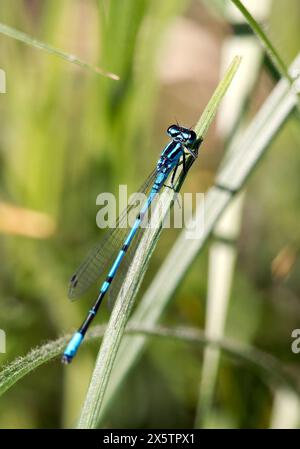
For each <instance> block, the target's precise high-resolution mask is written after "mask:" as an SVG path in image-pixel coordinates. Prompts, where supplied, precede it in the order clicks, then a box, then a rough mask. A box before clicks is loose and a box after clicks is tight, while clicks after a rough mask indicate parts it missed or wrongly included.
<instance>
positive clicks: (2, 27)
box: [0, 23, 120, 81]
mask: <svg viewBox="0 0 300 449" xmlns="http://www.w3.org/2000/svg"><path fill="white" fill-rule="evenodd" d="M0 33H2V34H5V35H6V36H9V37H12V38H13V39H16V40H18V41H20V42H23V43H24V44H27V45H30V46H31V47H34V48H38V49H39V50H44V51H46V52H47V53H49V54H51V55H54V56H58V57H59V58H61V59H64V60H65V61H68V62H71V63H72V64H77V65H79V66H80V67H82V68H83V69H88V70H91V71H92V72H94V73H97V74H98V75H102V76H105V77H107V78H110V79H112V80H115V81H118V80H119V79H120V78H119V76H118V75H116V74H115V73H111V72H107V71H105V70H103V69H101V68H100V67H96V66H94V65H92V64H89V63H87V62H85V61H83V60H82V59H79V58H78V57H77V56H75V55H72V54H70V53H66V52H64V51H62V50H59V49H58V48H55V47H52V46H51V45H49V44H46V43H45V42H42V41H40V40H38V39H34V38H33V37H31V36H28V34H25V33H23V32H21V31H19V30H16V29H15V28H12V27H10V26H8V25H6V24H4V23H0Z"/></svg>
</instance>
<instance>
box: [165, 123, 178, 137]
mask: <svg viewBox="0 0 300 449" xmlns="http://www.w3.org/2000/svg"><path fill="white" fill-rule="evenodd" d="M167 134H168V135H169V136H170V137H172V138H174V137H177V136H178V134H180V130H179V127H178V126H177V125H171V126H169V128H168V129H167Z"/></svg>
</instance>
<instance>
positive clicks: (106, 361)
mask: <svg viewBox="0 0 300 449" xmlns="http://www.w3.org/2000/svg"><path fill="white" fill-rule="evenodd" d="M240 60H241V59H240V58H239V57H236V58H234V60H233V62H232V64H231V65H230V67H229V69H228V71H227V72H226V74H225V76H224V78H223V80H222V81H221V83H220V84H219V86H218V87H217V89H216V91H215V94H214V95H213V96H212V99H211V100H210V102H209V103H208V106H207V107H206V109H205V111H204V112H203V114H202V116H201V118H200V120H199V122H198V124H197V126H196V133H197V137H198V138H202V137H204V135H205V133H206V131H207V129H208V127H209V125H210V124H211V122H212V120H213V118H214V116H215V114H216V111H217V108H218V106H219V104H220V102H221V100H222V98H223V96H224V94H225V92H226V91H227V89H228V87H229V85H230V83H231V81H232V78H233V76H234V74H235V72H236V71H237V69H238V66H239V64H240ZM192 161H193V160H192V158H189V165H188V168H189V167H190V166H191V164H192ZM184 176H185V175H183V174H182V176H181V178H180V179H179V181H178V185H177V190H179V189H180V187H181V184H182V182H183V179H184ZM173 201H174V195H173V192H172V193H171V192H170V190H169V189H166V190H165V191H164V192H163V194H162V196H161V198H160V207H161V208H163V210H162V213H160V214H156V216H155V218H154V222H155V224H156V227H155V229H154V230H153V229H147V230H146V233H145V236H144V239H143V240H142V242H141V244H140V246H139V248H138V251H137V254H136V256H135V258H134V260H133V262H132V266H131V268H130V271H129V274H128V276H127V278H126V280H125V282H124V285H123V287H122V289H121V292H120V294H119V296H118V299H117V302H116V305H115V307H114V309H113V311H112V314H111V317H110V320H109V323H108V327H107V330H106V332H105V335H104V339H103V342H102V345H101V348H100V351H99V354H98V358H97V361H96V366H95V369H94V372H93V375H92V379H91V383H90V386H89V389H88V393H87V396H86V400H85V403H84V405H83V409H82V412H81V416H80V419H79V423H78V427H79V428H95V427H97V424H98V421H99V416H100V412H101V407H102V403H103V399H104V394H105V391H106V388H107V385H108V381H109V378H110V374H111V371H112V367H113V363H114V361H115V358H116V355H117V352H118V349H119V346H120V343H121V339H122V336H123V333H124V330H125V326H126V323H127V320H128V318H129V316H130V312H131V310H132V307H133V304H134V298H135V296H136V294H137V291H138V287H139V285H140V283H141V281H142V279H143V275H144V273H145V270H146V268H147V265H148V262H149V258H150V256H151V254H152V252H153V249H154V247H155V244H156V242H157V239H158V236H159V234H160V231H161V224H162V222H163V218H164V217H165V215H166V213H167V212H168V210H169V208H170V207H171V205H172V202H173ZM157 209H158V210H159V207H158V208H157Z"/></svg>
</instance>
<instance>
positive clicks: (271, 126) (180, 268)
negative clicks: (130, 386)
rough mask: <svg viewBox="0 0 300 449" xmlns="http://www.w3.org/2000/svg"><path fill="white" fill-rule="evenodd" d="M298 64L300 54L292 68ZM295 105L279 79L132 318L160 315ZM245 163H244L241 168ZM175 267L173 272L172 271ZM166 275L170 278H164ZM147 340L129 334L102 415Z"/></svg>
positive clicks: (148, 320)
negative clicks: (190, 234)
mask: <svg viewBox="0 0 300 449" xmlns="http://www.w3.org/2000/svg"><path fill="white" fill-rule="evenodd" d="M299 66H300V57H298V58H297V59H296V60H295V62H294V64H293V65H292V66H291V70H293V69H296V68H297V67H299ZM296 105H297V95H296V93H295V92H294V89H293V86H292V87H290V86H289V84H288V82H287V81H286V80H281V81H280V82H279V84H278V85H277V87H276V88H275V89H274V91H273V92H272V94H271V95H270V96H269V98H268V99H267V100H266V102H265V104H264V105H263V107H262V108H261V110H260V112H259V113H258V115H257V116H256V117H255V119H254V120H253V122H252V124H251V125H250V126H249V127H248V129H247V130H246V132H245V133H244V134H243V136H242V138H241V139H240V140H239V141H238V142H237V143H236V146H235V147H234V148H231V149H230V150H229V151H228V154H229V156H228V158H227V160H225V164H224V165H223V167H222V168H221V170H220V173H219V176H218V180H217V181H218V183H219V184H220V183H224V187H225V186H227V187H228V189H227V190H221V189H220V188H215V187H214V188H212V189H211V190H210V191H209V192H208V194H207V196H206V201H205V228H204V230H203V233H202V236H201V238H200V239H198V240H193V241H192V240H187V239H186V238H185V234H184V233H185V230H183V231H182V233H181V235H180V236H179V238H178V239H177V241H176V243H175V245H174V246H173V248H172V249H171V251H170V252H169V254H168V257H167V258H166V259H165V262H164V264H163V265H162V266H161V268H160V270H159V272H158V273H157V275H156V277H155V279H154V281H153V282H152V284H151V286H150V287H149V289H148V291H146V293H145V295H144V297H143V300H142V301H141V303H140V305H139V307H138V308H137V310H136V311H135V313H134V315H133V317H132V319H131V320H130V322H134V323H139V325H140V324H141V323H142V324H143V325H144V326H153V325H155V323H157V321H158V320H159V318H160V317H161V315H162V313H163V311H164V309H165V308H166V306H167V304H168V302H169V301H170V298H171V297H172V295H173V293H174V291H175V290H176V288H177V286H178V285H179V283H180V282H181V280H182V278H183V277H184V275H185V273H186V272H187V270H188V268H189V266H190V265H191V264H192V263H193V260H194V259H195V257H196V256H197V255H198V254H199V252H200V251H201V250H202V248H203V246H204V244H205V242H206V241H207V239H208V238H209V236H210V234H211V232H212V231H213V229H214V226H215V224H216V223H217V221H218V219H219V217H220V216H221V214H222V213H223V212H224V211H225V210H226V208H227V206H228V205H229V204H230V202H231V200H232V199H233V196H234V194H235V192H237V191H239V190H240V189H241V188H242V187H243V185H244V184H245V182H246V179H247V178H248V176H249V175H250V173H251V172H252V171H253V170H254V169H255V166H256V164H257V163H258V161H259V159H260V158H261V157H262V156H263V154H264V153H265V152H266V150H267V148H268V146H269V144H270V142H271V140H272V139H273V138H274V136H275V135H276V133H277V132H278V131H279V129H280V128H281V127H282V126H283V124H284V123H285V122H286V120H287V119H288V118H289V116H290V114H291V113H292V111H293V110H294V108H295V107H296ZM240 166H242V167H243V168H242V169H241V167H240ZM170 273H172V276H170ZM166 279H168V282H167V283H166V281H165V280H166ZM145 343H146V339H145V338H144V337H142V336H139V337H135V338H131V339H130V340H129V339H128V338H127V337H126V338H125V339H124V341H123V343H122V347H121V348H120V352H119V354H118V359H117V362H116V369H115V370H114V371H113V372H112V375H111V378H110V383H109V388H108V391H107V394H106V396H105V400H104V404H103V407H102V413H101V419H102V418H103V417H104V415H105V412H106V410H107V409H108V408H109V406H110V404H111V402H112V400H113V397H114V395H115V394H116V392H117V391H118V388H119V387H120V385H121V384H122V382H123V380H124V378H125V377H126V375H127V374H128V372H129V371H130V369H131V367H132V366H133V365H134V364H135V362H136V360H137V358H138V357H139V355H140V354H141V352H142V350H143V348H144V346H145Z"/></svg>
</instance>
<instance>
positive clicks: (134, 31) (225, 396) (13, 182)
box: [0, 0, 300, 428]
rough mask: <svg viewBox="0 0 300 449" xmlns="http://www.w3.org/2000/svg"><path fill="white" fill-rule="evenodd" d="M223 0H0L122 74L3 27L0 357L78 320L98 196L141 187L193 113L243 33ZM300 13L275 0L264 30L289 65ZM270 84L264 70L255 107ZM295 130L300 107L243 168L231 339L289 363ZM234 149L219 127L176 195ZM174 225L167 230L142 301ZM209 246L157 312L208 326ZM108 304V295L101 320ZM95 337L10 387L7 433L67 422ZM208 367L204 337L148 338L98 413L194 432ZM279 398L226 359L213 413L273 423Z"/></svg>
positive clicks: (199, 182) (62, 44)
mask: <svg viewBox="0 0 300 449" xmlns="http://www.w3.org/2000/svg"><path fill="white" fill-rule="evenodd" d="M225 4H226V1H224V2H222V1H218V2H204V1H197V0H191V1H183V0H164V1H158V0H125V1H123V0H110V1H102V0H99V1H97V0H43V1H38V0H14V1H13V2H11V1H10V0H2V1H1V3H0V21H1V22H3V23H6V24H8V25H10V26H12V27H15V28H17V29H19V30H22V31H23V32H25V33H28V34H29V35H31V36H34V37H36V38H38V39H40V40H42V41H44V42H47V43H49V44H50V45H53V46H55V47H57V48H61V49H63V50H65V51H67V52H69V53H73V54H76V55H77V56H79V57H81V58H82V59H84V60H86V61H90V62H91V63H93V64H95V65H99V66H100V67H103V68H105V69H106V70H109V71H112V72H114V73H117V74H118V75H119V76H120V81H113V80H110V79H106V78H104V77H102V76H99V75H97V74H95V73H93V72H90V71H86V70H83V69H81V68H79V67H77V66H75V65H72V64H70V63H68V62H65V61H63V60H60V59H59V58H56V57H54V56H50V55H49V54H47V53H45V52H43V51H39V50H36V49H34V48H32V47H29V46H26V45H24V44H23V43H20V42H17V41H15V40H13V39H11V38H9V37H6V36H4V35H1V36H0V43H1V46H0V55H1V65H0V68H2V69H3V70H5V72H6V77H7V85H6V89H7V93H6V94H2V95H1V101H0V108H1V123H0V127H1V128H0V129H1V133H0V189H1V197H0V233H1V235H0V261H1V262H0V301H1V302H0V304H1V307H0V328H2V329H3V330H5V332H6V336H7V341H6V344H7V352H6V354H0V365H1V366H2V365H3V364H5V363H6V362H8V361H12V360H13V359H14V358H15V357H17V356H20V355H24V354H26V353H27V352H28V351H29V350H30V349H31V348H33V347H35V346H37V345H40V344H41V343H43V342H45V341H47V340H50V339H55V338H57V337H58V336H60V335H62V334H64V333H65V332H69V331H71V330H72V329H74V328H75V327H76V326H77V325H79V324H80V322H81V320H82V319H83V316H84V314H85V312H86V310H87V308H88V307H89V304H90V302H91V299H92V298H93V297H94V296H93V294H94V293H93V292H92V293H91V292H90V293H89V294H88V295H86V297H85V300H82V301H80V302H78V303H70V302H68V300H67V286H68V280H69V277H70V275H71V274H72V272H73V271H74V269H75V268H76V267H77V265H78V263H79V262H80V261H81V259H82V257H83V256H84V255H85V254H86V252H87V250H88V249H89V248H90V247H91V246H92V245H93V244H94V243H95V242H97V241H98V239H99V236H100V235H101V231H99V229H97V227H96V223H95V217H96V213H97V210H98V207H97V206H96V202H95V201H96V197H97V195H98V194H99V193H101V192H103V191H111V192H117V191H118V185H119V184H123V183H127V184H129V186H130V188H131V189H132V190H134V188H137V187H138V186H139V185H140V184H141V183H142V181H143V179H144V178H145V176H146V175H147V174H148V172H150V170H152V168H153V166H154V164H155V161H156V159H157V158H158V156H159V152H160V148H161V147H162V146H163V145H164V144H165V143H166V141H167V138H166V135H165V129H166V128H167V126H168V125H169V124H171V123H173V122H174V121H175V120H178V122H180V123H182V124H183V125H186V126H192V125H193V124H195V123H196V122H197V120H198V117H199V115H200V113H201V111H202V110H203V108H204V107H205V105H206V103H207V101H208V100H209V98H210V96H211V94H212V93H213V90H214V88H215V87H216V85H217V82H218V79H219V77H220V75H219V70H220V54H221V51H222V46H223V44H224V41H225V40H226V39H227V38H228V36H230V35H231V34H232V33H233V29H232V27H231V26H230V24H229V23H228V21H226V19H225V18H224V17H223V16H222V8H223V7H224V5H225ZM287 4H288V11H289V12H288V16H286V9H287ZM282 17H286V20H282ZM299 20H300V5H299V2H298V1H297V0H287V1H283V0H276V1H274V2H273V5H272V8H271V9H270V13H269V17H268V21H267V24H268V28H267V32H268V35H269V36H270V37H271V39H272V40H273V43H274V44H275V45H276V47H277V48H278V50H279V52H280V53H281V54H282V55H283V56H284V59H285V62H286V63H287V64H289V63H290V62H291V61H292V59H293V58H294V57H295V56H296V54H297V51H298V49H299V43H300V29H299V26H298V23H299ZM274 84H275V81H274V80H273V79H272V77H271V75H270V73H269V72H268V71H267V70H266V69H262V71H261V72H260V74H259V77H258V79H257V81H256V84H255V88H254V90H253V93H252V95H251V98H250V100H249V104H248V105H247V107H248V111H249V115H251V116H253V115H254V114H255V111H256V110H257V109H258V107H259V105H260V104H262V102H263V100H264V99H265V98H266V97H267V95H268V94H269V93H270V91H271V89H272V87H273V85H274ZM230 94H231V91H230V92H229V94H228V95H230ZM299 129H300V128H299V118H298V117H296V116H295V118H294V119H293V120H291V121H289V123H288V124H287V125H286V126H285V127H284V130H283V131H282V132H281V133H280V135H279V136H278V138H277V139H276V140H275V141H274V143H273V144H272V147H271V148H270V151H269V152H268V155H267V157H266V158H265V159H264V160H263V162H262V163H261V165H260V166H259V169H258V170H257V171H256V173H255V174H254V176H253V177H252V178H251V180H250V183H249V187H248V189H247V195H246V201H245V206H244V210H243V222H242V232H241V235H240V237H239V241H238V263H237V267H236V271H235V275H234V283H233V288H232V292H231V299H230V307H229V311H228V319H227V325H226V334H227V335H229V336H231V337H234V338H235V339H236V340H238V341H243V342H246V343H251V344H253V345H255V346H257V347H259V348H261V349H264V350H265V351H267V352H270V353H271V354H273V355H274V356H276V357H278V358H279V359H280V360H281V361H282V362H283V363H284V364H285V365H286V366H287V367H288V369H289V370H290V371H291V372H294V373H296V374H297V372H298V374H300V372H299V363H298V358H299V355H295V354H293V353H292V351H291V348H290V345H291V331H292V330H293V329H294V328H297V327H298V328H299V327H300V325H299V324H300V296H299V295H300V280H299V279H300V277H299V274H300V262H299V257H298V254H299V246H300V235H299V220H300V196H299V192H300V177H299V170H300V158H299V143H300V133H299ZM224 151H225V142H224V141H222V139H221V138H220V137H219V136H218V133H217V130H216V127H215V126H213V127H212V129H211V130H210V132H209V135H208V138H207V140H206V142H205V145H203V149H202V153H201V157H200V158H199V159H198V161H197V163H196V164H195V165H194V166H193V169H192V171H191V173H189V176H188V179H187V180H186V183H185V185H184V189H183V190H184V191H195V192H196V191H197V192H204V191H206V190H207V189H208V188H209V186H211V185H212V183H213V180H214V176H215V173H216V170H217V168H218V165H219V163H220V161H221V159H222V156H223V154H224ZM177 234H178V230H177V231H176V230H166V231H164V232H163V234H162V237H161V241H160V242H159V245H158V248H157V250H156V251H155V253H154V256H153V259H152V261H151V266H150V269H149V272H148V273H147V276H146V278H145V281H144V283H143V288H142V291H141V293H140V295H139V296H141V295H142V292H143V291H144V290H145V288H146V286H147V285H149V284H150V283H151V280H152V279H153V277H154V275H155V272H156V271H157V269H158V267H159V266H160V265H161V263H162V261H163V260H164V258H165V255H166V253H167V251H168V249H169V248H170V246H171V245H172V243H173V242H174V240H175V238H176V235H177ZM208 248H209V246H208V245H207V246H206V248H205V250H204V251H203V252H202V254H201V255H199V256H198V257H197V260H196V261H195V263H194V264H193V265H192V266H191V267H190V270H189V273H188V275H187V276H186V278H185V279H184V282H183V283H182V284H181V286H180V288H179V289H178V291H177V292H176V294H175V296H174V298H173V301H172V303H171V304H170V306H169V307H168V309H167V311H166V313H165V314H164V316H163V317H162V322H163V323H167V324H173V325H192V326H195V327H199V328H203V326H204V317H205V303H206V293H207V271H208V268H207V255H208ZM94 291H95V290H94ZM108 316H109V311H108V310H107V309H106V308H105V307H104V308H103V310H102V313H100V314H99V317H98V318H97V320H98V322H102V321H106V320H107V318H108ZM97 348H98V343H97V342H96V343H93V344H91V345H88V346H87V347H85V348H82V350H81V353H80V355H79V356H78V358H77V360H75V361H74V364H73V365H72V366H71V367H68V368H64V367H62V366H61V364H60V362H59V361H55V362H52V363H49V364H47V365H45V366H43V367H42V368H39V369H38V370H36V371H35V372H34V373H33V374H30V375H29V376H27V377H25V378H24V379H23V380H22V381H20V382H19V383H17V384H16V385H15V386H14V387H13V388H12V389H11V390H9V391H8V392H7V393H5V394H4V395H3V397H1V399H0V401H1V405H0V427H1V428H5V427H9V428H15V427H22V428H40V427H52V428H53V427H70V426H73V425H74V423H75V422H76V418H77V416H78V413H79V410H80V405H81V403H82V401H83V398H84V395H85V392H86V388H87V386H88V381H89V377H90V374H91V371H92V367H93V363H94V360H95V356H96V353H97ZM201 365H202V351H201V350H200V349H197V348H196V347H194V346H193V347H191V346H189V345H188V344H184V343H178V342H177V343H175V342H170V341H165V340H163V341H160V340H158V339H153V340H150V341H149V345H148V346H147V350H146V351H145V352H144V354H143V356H142V358H141V359H140V361H139V362H138V364H137V365H136V366H135V367H134V369H133V370H132V371H131V373H130V376H129V377H128V379H127V380H126V381H125V382H124V385H122V388H121V390H120V392H119V394H118V395H117V397H116V398H115V400H114V403H113V407H111V409H110V411H109V413H108V414H107V417H106V420H105V425H106V426H107V427H118V428H122V427H131V428H134V427H136V428H139V427H144V428H151V427H152V428H153V427H159V428H164V427H169V428H176V427H178V428H179V427H192V426H193V423H194V416H195V411H196V408H197V400H198V385H199V379H200V374H201ZM272 395H273V390H272V386H271V385H269V383H268V381H266V380H265V379H264V378H263V377H262V376H261V375H260V374H259V373H258V372H256V371H255V370H253V369H250V368H249V366H246V365H243V364H242V363H237V362H236V361H234V360H232V359H229V358H227V357H225V356H222V359H221V365H220V371H219V375H218V383H217V388H216V392H215V396H214V404H213V408H212V410H211V413H210V417H209V420H210V421H209V422H208V425H210V426H212V427H213V426H217V425H220V426H223V427H224V426H228V427H253V428H262V427H268V426H269V425H270V416H271V413H272Z"/></svg>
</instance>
